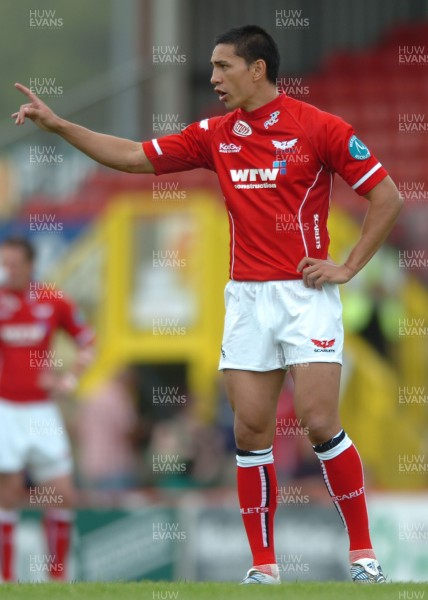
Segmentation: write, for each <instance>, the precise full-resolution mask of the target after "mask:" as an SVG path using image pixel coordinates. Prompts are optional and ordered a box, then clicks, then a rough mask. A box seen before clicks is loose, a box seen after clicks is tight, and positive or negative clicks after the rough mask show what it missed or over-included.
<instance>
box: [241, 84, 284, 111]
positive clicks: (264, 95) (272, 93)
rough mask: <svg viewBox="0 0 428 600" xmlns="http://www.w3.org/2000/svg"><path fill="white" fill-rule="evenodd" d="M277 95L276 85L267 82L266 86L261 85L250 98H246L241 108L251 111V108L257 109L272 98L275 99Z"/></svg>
mask: <svg viewBox="0 0 428 600" xmlns="http://www.w3.org/2000/svg"><path fill="white" fill-rule="evenodd" d="M278 96H279V94H278V91H277V89H276V86H275V85H273V84H269V85H268V86H266V87H263V89H260V90H258V91H257V92H255V93H254V94H253V95H252V96H251V98H248V100H246V102H244V103H243V104H242V106H241V108H242V110H245V111H246V112H251V111H252V110H257V109H258V108H260V107H262V106H264V105H265V104H268V103H269V102H272V100H275V98H277V97H278Z"/></svg>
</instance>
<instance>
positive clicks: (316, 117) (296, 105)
mask: <svg viewBox="0 0 428 600" xmlns="http://www.w3.org/2000/svg"><path fill="white" fill-rule="evenodd" d="M282 104H283V107H284V108H285V110H286V111H287V112H288V113H289V114H291V115H292V116H293V118H294V119H295V120H296V121H298V122H300V123H302V124H303V123H304V124H305V126H306V127H307V128H308V126H310V127H311V128H313V127H315V128H318V127H324V126H326V125H335V124H337V125H346V126H348V125H349V124H348V123H347V122H346V121H345V120H344V119H343V118H342V117H340V116H339V115H334V114H333V113H330V112H327V111H326V110H322V109H321V108H319V107H318V106H315V105H314V104H310V103H309V102H304V101H303V100H297V99H296V98H292V97H291V96H287V95H286V94H284V98H283V100H282Z"/></svg>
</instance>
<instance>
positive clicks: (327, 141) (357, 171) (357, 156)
mask: <svg viewBox="0 0 428 600" xmlns="http://www.w3.org/2000/svg"><path fill="white" fill-rule="evenodd" d="M323 114H324V115H325V117H324V125H323V127H322V128H321V129H320V130H319V135H321V136H322V139H320V140H319V145H318V147H319V148H320V149H321V159H322V161H323V162H324V163H325V164H326V165H327V167H328V168H329V169H330V170H331V171H333V172H335V173H338V174H339V175H340V176H341V177H342V178H343V179H344V180H345V181H346V183H347V184H348V185H349V186H350V187H351V188H352V189H353V190H355V191H356V192H357V194H359V195H360V196H363V195H365V194H367V193H368V192H369V191H370V190H372V189H373V188H374V187H375V186H376V185H377V184H378V183H380V182H381V181H382V179H384V178H385V177H386V176H387V175H388V172H387V171H386V169H385V168H384V167H383V166H382V164H381V163H380V162H379V161H378V159H377V158H376V157H375V156H373V154H372V152H371V151H370V150H369V148H368V147H367V146H366V145H365V143H364V142H363V141H361V140H360V139H359V138H358V137H357V136H356V134H355V131H354V129H353V128H352V126H351V125H349V123H346V122H345V121H343V120H342V119H340V118H339V117H335V116H333V115H329V114H328V113H323Z"/></svg>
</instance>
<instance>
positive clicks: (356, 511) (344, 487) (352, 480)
mask: <svg viewBox="0 0 428 600" xmlns="http://www.w3.org/2000/svg"><path fill="white" fill-rule="evenodd" d="M339 437H341V441H340V442H339V443H337V445H335V446H334V447H333V449H331V448H328V449H327V450H324V451H323V450H322V448H323V446H327V445H328V444H330V442H327V443H326V444H320V445H319V446H314V448H315V451H316V453H317V455H318V458H319V459H320V461H321V466H322V470H323V475H324V481H325V483H326V485H327V489H328V491H329V493H330V495H331V497H332V499H333V502H334V504H335V506H336V508H337V510H338V512H339V514H340V516H341V517H342V520H343V523H344V525H345V527H346V529H347V531H348V535H349V551H350V556H351V560H352V561H353V560H357V558H375V554H374V552H373V549H372V543H371V540H370V532H369V518H368V513H367V505H366V496H365V491H364V474H363V465H362V463H361V459H360V455H359V454H358V451H357V449H356V448H355V446H354V444H353V443H352V442H351V440H350V439H349V438H348V436H347V435H346V434H345V433H344V432H343V430H342V431H341V432H340V434H339V435H338V436H336V437H335V438H333V440H336V439H338V438H339ZM359 551H363V552H362V553H360V552H359ZM363 555H364V556H363Z"/></svg>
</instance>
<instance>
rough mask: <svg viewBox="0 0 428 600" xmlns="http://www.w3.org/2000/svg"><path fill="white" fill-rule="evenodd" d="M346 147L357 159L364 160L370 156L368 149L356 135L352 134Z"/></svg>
mask: <svg viewBox="0 0 428 600" xmlns="http://www.w3.org/2000/svg"><path fill="white" fill-rule="evenodd" d="M348 148H349V153H350V155H351V156H352V158H355V159H357V160H366V159H367V158H369V156H370V150H369V149H368V148H367V146H366V145H365V143H364V142H362V141H361V140H359V139H358V138H357V136H356V135H353V136H352V137H351V139H350V140H349V144H348Z"/></svg>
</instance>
